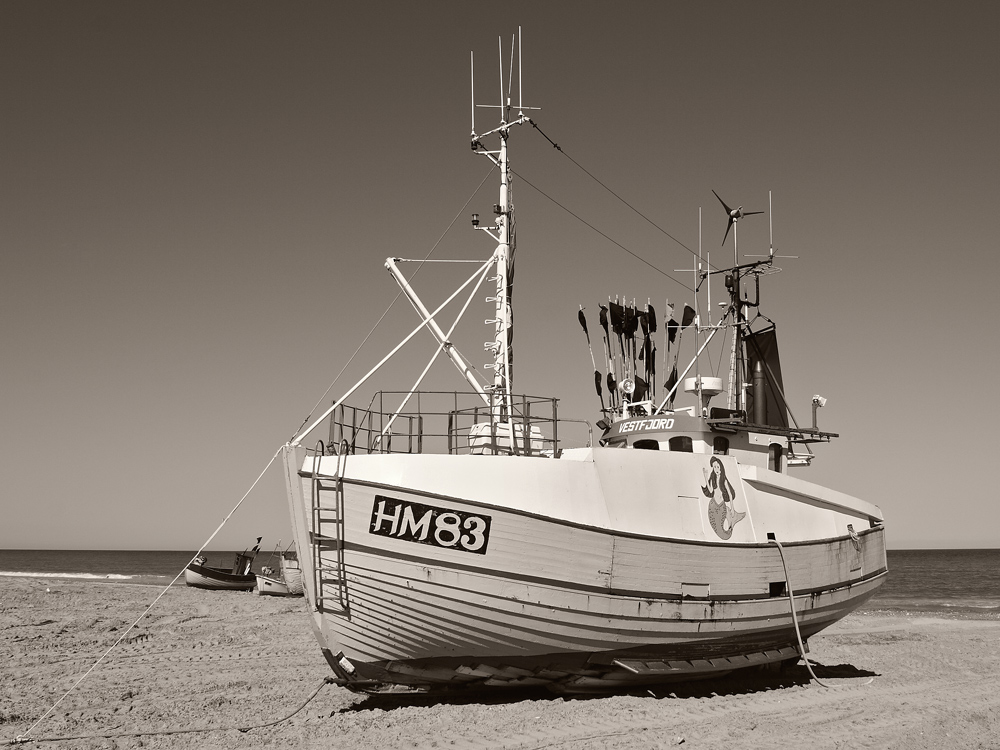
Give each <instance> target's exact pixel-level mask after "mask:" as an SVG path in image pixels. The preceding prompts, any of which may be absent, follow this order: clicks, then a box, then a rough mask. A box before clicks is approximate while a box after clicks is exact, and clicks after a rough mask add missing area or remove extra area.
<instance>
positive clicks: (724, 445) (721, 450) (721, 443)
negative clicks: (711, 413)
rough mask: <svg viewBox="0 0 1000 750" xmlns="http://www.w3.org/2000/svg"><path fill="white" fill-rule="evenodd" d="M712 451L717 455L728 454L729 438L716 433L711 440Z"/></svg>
mask: <svg viewBox="0 0 1000 750" xmlns="http://www.w3.org/2000/svg"><path fill="white" fill-rule="evenodd" d="M712 453H714V454H715V455H717V456H728V455H729V438H727V437H722V435H717V436H716V437H715V439H714V440H713V441H712Z"/></svg>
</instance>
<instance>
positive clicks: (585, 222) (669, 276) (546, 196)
mask: <svg viewBox="0 0 1000 750" xmlns="http://www.w3.org/2000/svg"><path fill="white" fill-rule="evenodd" d="M511 172H513V173H514V174H515V175H517V178H518V179H519V180H520V181H521V182H523V183H524V184H525V185H527V186H528V187H530V188H532V189H533V190H536V191H537V192H538V194H539V195H541V196H544V197H545V198H548V199H549V200H550V201H552V202H553V203H554V204H556V205H557V206H559V208H561V209H562V210H563V211H565V212H566V213H568V214H569V215H570V216H572V217H573V218H574V219H576V220H577V221H579V222H580V223H581V224H584V225H586V226H588V227H590V228H591V229H593V230H594V231H595V232H597V233H598V234H599V235H601V236H602V237H603V238H604V239H606V240H607V241H608V242H610V243H612V244H613V245H615V246H617V247H619V248H621V249H622V250H624V251H625V252H626V253H628V254H629V255H631V256H632V257H633V258H635V259H636V260H638V261H640V262H642V263H645V264H646V265H647V266H649V267H650V268H652V269H653V270H654V271H656V272H657V273H660V274H663V275H664V276H666V277H667V278H668V279H670V280H671V281H673V282H675V283H677V284H679V285H680V286H682V287H684V288H685V289H687V290H688V291H689V292H692V293H694V291H695V290H694V289H693V288H691V287H690V286H688V285H687V284H685V283H684V282H683V281H681V280H680V279H678V278H676V277H674V276H671V275H670V274H669V273H667V272H666V271H664V270H663V269H662V268H657V267H656V266H654V265H653V264H652V263H650V262H649V261H648V260H646V259H645V258H643V257H642V256H641V255H637V254H636V253H634V252H632V251H631V250H629V249H628V248H627V247H625V246H624V245H623V244H622V243H620V242H618V241H617V240H616V239H614V238H612V237H609V236H608V235H606V234H605V233H604V232H602V231H601V230H600V229H598V228H597V227H595V226H594V225H593V224H591V223H590V222H589V221H587V220H586V219H584V218H583V217H582V216H580V215H579V214H577V213H574V212H573V211H572V210H571V209H569V208H567V207H566V206H564V205H563V204H562V203H560V202H559V201H557V200H556V199H555V198H553V197H552V196H551V195H549V194H548V193H546V192H545V191H544V190H542V189H541V188H540V187H538V186H537V185H535V184H533V183H532V182H530V181H529V180H528V179H527V178H526V177H525V176H524V175H522V174H519V173H518V172H515V171H514V170H511Z"/></svg>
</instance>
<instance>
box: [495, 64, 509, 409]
mask: <svg viewBox="0 0 1000 750" xmlns="http://www.w3.org/2000/svg"><path fill="white" fill-rule="evenodd" d="M501 80H502V79H501ZM508 102H509V100H508ZM508 106H509V103H508ZM501 117H503V116H501ZM504 125H506V121H505V118H504V119H502V120H501V127H503V126H504ZM507 135H508V131H507V130H506V128H504V129H502V130H501V131H500V154H499V168H500V202H499V203H498V204H497V206H496V207H495V210H496V212H497V214H498V216H497V223H498V226H497V230H498V234H499V237H498V241H497V249H496V253H495V255H494V257H495V260H496V279H497V286H496V290H497V294H496V297H495V298H494V299H495V301H496V318H495V319H494V321H493V322H494V325H495V336H494V339H493V345H492V347H491V348H492V349H493V395H492V410H491V412H492V417H493V421H494V422H497V423H499V422H503V421H506V420H505V419H504V415H505V414H506V415H507V418H508V419H509V418H510V413H511V411H512V404H511V392H512V386H511V382H512V376H513V351H512V348H511V343H512V339H513V337H514V325H513V324H514V321H513V319H512V309H511V281H512V279H511V276H512V274H513V268H512V261H513V257H514V250H515V246H514V244H513V237H512V232H511V223H512V222H513V215H514V209H513V207H512V206H511V202H510V163H509V162H508V160H507Z"/></svg>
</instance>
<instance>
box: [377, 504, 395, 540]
mask: <svg viewBox="0 0 1000 750" xmlns="http://www.w3.org/2000/svg"><path fill="white" fill-rule="evenodd" d="M399 508H400V506H398V505H397V506H396V512H395V513H393V514H392V515H391V516H390V515H389V514H388V513H386V512H385V500H379V501H378V510H377V511H375V513H374V514H373V517H372V531H373V532H374V533H378V530H379V529H381V528H382V522H383V521H391V522H392V526H391V528H390V531H389V533H390V534H395V533H396V526H397V525H398V524H399Z"/></svg>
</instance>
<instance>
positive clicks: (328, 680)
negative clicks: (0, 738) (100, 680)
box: [7, 677, 337, 745]
mask: <svg viewBox="0 0 1000 750" xmlns="http://www.w3.org/2000/svg"><path fill="white" fill-rule="evenodd" d="M336 682H337V678H335V677H324V678H323V681H322V682H321V683H320V684H319V685H318V686H317V687H316V689H315V690H313V691H312V693H310V695H309V697H308V698H306V699H305V700H304V701H303V702H302V704H301V705H300V706H299V707H298V708H296V709H295V710H294V711H292V712H291V713H290V714H288V715H287V716H283V717H282V718H280V719H276V720H275V721H268V722H265V723H263V724H251V725H250V726H247V727H238V726H228V727H195V728H192V729H158V730H156V731H149V732H106V733H104V734H78V735H71V736H65V737H28V736H25V735H18V736H17V737H16V738H15V739H13V740H11V741H10V742H8V743H7V744H8V745H23V744H26V743H28V742H64V741H67V740H107V739H114V738H119V737H154V736H157V735H164V734H196V733H199V732H228V731H231V730H236V731H238V732H244V733H246V732H249V731H250V730H251V729H263V728H264V727H273V726H275V725H276V724H281V723H282V722H285V721H288V720H289V719H291V718H292V717H293V716H295V714H297V713H298V712H299V711H301V710H302V709H303V708H305V707H306V706H307V705H309V703H310V702H311V701H312V699H313V698H315V697H316V696H317V695H318V694H319V691H320V690H322V689H323V687H324V686H326V685H332V684H335V683H336Z"/></svg>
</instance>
